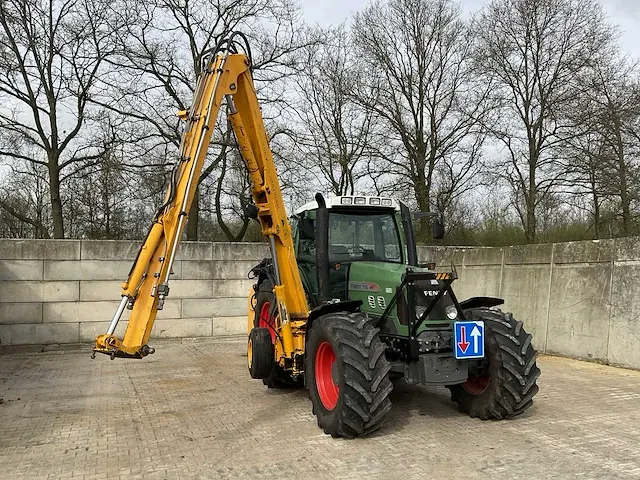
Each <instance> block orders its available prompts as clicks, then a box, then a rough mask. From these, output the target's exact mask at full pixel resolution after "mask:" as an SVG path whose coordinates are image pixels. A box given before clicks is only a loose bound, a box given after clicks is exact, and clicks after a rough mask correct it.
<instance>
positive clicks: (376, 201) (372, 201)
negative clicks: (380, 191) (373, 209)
mask: <svg viewBox="0 0 640 480" xmlns="http://www.w3.org/2000/svg"><path fill="white" fill-rule="evenodd" d="M369 205H380V199H379V198H378V197H371V198H370V199H369Z"/></svg>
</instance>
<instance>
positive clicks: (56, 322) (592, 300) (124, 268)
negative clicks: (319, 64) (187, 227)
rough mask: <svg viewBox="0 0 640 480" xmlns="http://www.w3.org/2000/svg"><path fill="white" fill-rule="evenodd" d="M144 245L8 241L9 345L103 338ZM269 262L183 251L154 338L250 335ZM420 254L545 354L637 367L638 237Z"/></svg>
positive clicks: (2, 330) (0, 331)
mask: <svg viewBox="0 0 640 480" xmlns="http://www.w3.org/2000/svg"><path fill="white" fill-rule="evenodd" d="M139 246H140V242H137V241H85V240H82V241H81V240H10V239H0V347H3V346H7V345H9V346H14V345H48V344H68V343H84V342H91V341H93V340H94V338H95V337H96V335H98V334H100V333H104V332H106V329H107V327H108V324H109V321H110V319H111V317H112V316H113V313H114V312H115V310H116V307H117V306H118V302H119V299H120V283H121V282H122V281H123V280H124V279H125V278H126V276H127V274H128V272H129V269H130V268H131V265H132V262H133V260H134V258H135V255H136V254H137V251H138V248H139ZM266 255H268V250H267V247H266V245H265V244H256V243H205V242H185V243H183V244H182V245H181V247H180V249H179V253H178V256H177V260H176V262H175V264H174V275H173V277H172V281H171V283H170V287H171V292H170V296H169V299H168V300H167V302H166V303H165V307H164V310H162V311H161V312H160V313H159V315H158V319H157V320H156V324H155V325H154V329H153V333H152V337H154V338H174V337H175V338H180V337H210V336H217V335H229V334H236V333H243V332H244V331H245V328H246V317H245V314H246V301H247V300H246V295H247V292H248V290H249V288H250V286H251V284H252V281H250V280H248V279H247V273H248V271H249V269H250V268H251V267H253V266H254V265H255V264H256V263H258V262H259V261H260V259H262V258H263V257H264V256H266ZM419 255H420V259H421V260H422V261H436V263H437V264H438V265H439V266H440V267H443V268H449V266H450V263H451V261H453V262H454V263H455V264H456V266H457V268H458V274H459V276H460V279H459V280H458V281H456V282H455V283H454V287H455V291H456V293H457V295H458V297H459V298H461V299H462V298H467V297H471V296H476V295H493V296H499V297H502V298H504V299H505V301H506V304H505V309H506V310H508V311H511V312H513V313H514V315H515V316H516V317H517V318H518V319H520V320H522V321H523V322H524V323H525V326H526V328H527V330H528V331H529V332H531V333H532V334H533V335H534V345H535V346H536V347H537V348H538V349H539V350H540V351H542V352H549V353H558V354H562V355H567V356H572V357H576V358H585V359H592V360H598V361H602V362H607V363H611V364H614V365H622V366H627V367H633V368H640V347H638V344H639V342H640V238H626V239H617V240H602V241H594V242H591V241H587V242H572V243H559V244H547V245H526V246H513V247H505V248H455V247H420V251H419ZM127 315H128V311H125V315H124V316H123V319H124V320H126V319H127ZM125 326H126V322H121V323H120V325H119V327H118V328H119V330H117V331H116V333H117V334H119V335H121V334H122V333H124V332H123V330H124V327H125Z"/></svg>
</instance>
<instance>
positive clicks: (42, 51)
mask: <svg viewBox="0 0 640 480" xmlns="http://www.w3.org/2000/svg"><path fill="white" fill-rule="evenodd" d="M110 20H111V9H110V7H109V4H107V3H106V2H102V1H101V0H6V1H3V2H0V70H1V71H2V72H3V73H2V75H0V96H1V98H2V100H3V103H4V104H5V106H7V108H6V109H3V110H2V111H0V130H2V134H3V135H5V136H7V137H9V138H10V139H11V140H12V147H11V148H3V149H2V150H0V156H3V157H5V158H7V159H15V158H17V159H20V160H22V161H26V162H29V163H31V164H34V165H40V166H43V167H46V169H47V172H48V184H49V197H50V203H51V216H52V223H53V236H54V237H56V238H63V237H64V221H63V218H64V217H63V205H62V199H61V194H60V188H61V177H62V175H63V172H65V171H67V170H71V169H74V168H77V166H78V165H79V164H82V163H83V162H87V161H90V160H93V159H95V152H94V151H93V150H92V149H91V148H90V147H89V146H88V145H86V144H84V143H83V142H82V141H81V139H80V136H81V135H80V134H81V133H82V131H83V127H84V126H85V124H86V123H87V121H88V118H89V116H90V112H89V108H88V100H89V98H90V96H91V95H92V94H93V92H94V91H95V89H96V86H97V82H98V75H99V73H100V71H101V68H102V66H103V64H104V60H105V58H106V57H107V56H108V55H110V54H111V52H112V45H113V36H112V33H113V29H112V26H111V21H110ZM27 152H28V153H27Z"/></svg>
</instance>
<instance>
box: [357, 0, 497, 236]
mask: <svg viewBox="0 0 640 480" xmlns="http://www.w3.org/2000/svg"><path fill="white" fill-rule="evenodd" d="M354 39H355V40H354V41H355V44H356V46H357V49H358V55H360V57H361V59H362V61H363V63H364V64H365V65H366V70H367V71H366V76H365V78H364V81H365V82H367V80H368V82H369V85H370V86H371V87H373V88H377V89H378V94H377V95H375V96H374V97H368V98H367V97H364V98H363V97H362V96H358V98H359V100H360V101H361V102H362V104H363V106H365V107H366V108H369V109H372V110H373V111H374V112H375V113H376V114H377V115H378V116H379V118H381V119H383V120H384V122H385V124H386V126H387V130H388V132H389V134H388V136H389V138H388V142H387V143H389V142H393V143H395V144H397V145H398V146H399V147H400V148H398V149H396V153H395V154H393V155H389V156H388V157H387V158H386V162H385V163H386V165H387V168H385V169H384V171H385V175H387V176H388V173H392V174H395V175H396V176H397V178H398V179H399V181H400V183H401V184H404V188H405V189H406V188H407V187H408V188H410V190H411V191H412V193H413V195H414V197H415V200H416V203H417V206H418V207H419V208H420V210H423V211H429V210H430V209H431V208H432V207H433V203H434V202H433V199H432V198H431V195H432V190H433V186H434V172H435V170H436V167H437V165H438V164H439V163H440V162H443V161H444V160H445V159H448V161H450V162H455V161H456V160H455V159H456V158H457V157H458V158H464V159H466V160H468V159H469V154H470V150H469V149H466V148H463V146H465V145H466V143H467V142H469V141H470V142H471V143H475V140H474V139H475V137H476V135H477V134H479V132H480V131H481V128H480V124H479V118H481V117H482V116H483V113H484V112H483V109H484V108H485V107H484V101H483V100H484V97H485V96H486V92H487V90H488V86H487V85H482V84H480V83H477V82H476V81H475V77H476V76H475V75H474V73H473V71H472V63H471V58H472V57H471V54H472V45H473V39H472V37H471V35H470V33H469V31H468V29H467V26H466V25H465V23H464V22H463V21H462V20H461V18H460V6H459V5H458V4H456V3H455V2H454V1H453V0H386V1H384V2H381V1H377V2H374V3H372V4H371V5H369V6H368V7H367V8H366V9H365V10H364V11H363V12H362V13H360V14H358V15H356V18H355V23H354ZM396 188H403V187H402V185H400V186H398V187H396ZM426 227H427V224H426V222H423V224H422V228H421V232H422V235H423V237H426Z"/></svg>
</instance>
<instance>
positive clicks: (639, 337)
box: [608, 261, 640, 368]
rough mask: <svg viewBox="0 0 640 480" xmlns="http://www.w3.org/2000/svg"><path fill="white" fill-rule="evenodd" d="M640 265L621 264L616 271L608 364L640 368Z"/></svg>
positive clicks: (614, 275)
mask: <svg viewBox="0 0 640 480" xmlns="http://www.w3.org/2000/svg"><path fill="white" fill-rule="evenodd" d="M638 345H640V262H639V261H632V262H619V263H616V264H615V267H614V270H613V289H612V292H611V323H610V330H609V342H608V360H609V362H610V363H612V364H614V365H623V366H626V367H634V368H640V347H639V346H638Z"/></svg>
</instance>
